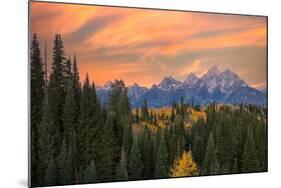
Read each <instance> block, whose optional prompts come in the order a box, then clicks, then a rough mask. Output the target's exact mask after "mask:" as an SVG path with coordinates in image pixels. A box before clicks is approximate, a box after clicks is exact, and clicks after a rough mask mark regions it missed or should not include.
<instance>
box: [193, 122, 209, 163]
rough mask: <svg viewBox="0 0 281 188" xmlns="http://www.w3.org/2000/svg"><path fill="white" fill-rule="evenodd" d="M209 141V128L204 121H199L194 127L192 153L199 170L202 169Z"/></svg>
mask: <svg viewBox="0 0 281 188" xmlns="http://www.w3.org/2000/svg"><path fill="white" fill-rule="evenodd" d="M207 139H208V131H207V127H206V125H205V123H204V120H203V119H199V120H198V121H197V122H196V123H194V124H193V126H192V146H191V151H192V154H193V157H194V159H195V161H196V162H197V164H198V166H199V169H201V167H202V164H203V160H204V157H205V150H206V144H207Z"/></svg>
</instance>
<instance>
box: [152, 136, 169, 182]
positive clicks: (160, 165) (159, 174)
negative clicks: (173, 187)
mask: <svg viewBox="0 0 281 188" xmlns="http://www.w3.org/2000/svg"><path fill="white" fill-rule="evenodd" d="M168 172H169V164H168V151H167V144H166V140H165V136H164V133H163V132H162V134H161V139H160V143H159V148H158V153H157V158H156V164H155V178H165V177H167V176H168Z"/></svg>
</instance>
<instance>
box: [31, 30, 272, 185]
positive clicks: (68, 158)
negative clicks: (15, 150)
mask: <svg viewBox="0 0 281 188" xmlns="http://www.w3.org/2000/svg"><path fill="white" fill-rule="evenodd" d="M38 41H39V40H38V38H37V35H36V34H34V35H33V38H32V42H31V51H30V52H31V54H30V64H31V70H30V71H31V76H30V79H31V107H30V110H31V175H32V177H31V178H32V186H46V185H64V184H79V183H93V182H107V181H123V180H138V179H154V178H167V177H180V176H198V175H213V174H229V173H240V172H261V171H267V109H266V108H265V107H261V106H254V105H251V104H247V105H246V104H240V105H227V104H221V103H220V104H217V103H214V102H213V103H210V104H207V105H201V106H200V105H194V104H192V103H190V104H189V103H186V102H184V101H185V100H184V98H183V97H182V100H181V102H174V103H173V105H172V106H170V107H161V108H149V107H148V105H147V104H148V101H147V99H144V100H143V102H142V106H141V107H140V108H132V107H131V103H130V100H129V98H128V89H127V87H126V85H125V83H124V82H123V81H122V80H115V81H114V82H113V83H112V84H111V92H110V94H109V98H108V102H107V103H106V104H102V103H101V101H100V99H99V97H98V96H97V93H96V87H95V83H94V80H93V81H91V80H90V79H89V77H88V76H86V79H85V80H80V78H79V70H78V67H79V66H78V65H79V55H78V56H77V57H78V58H76V56H73V58H66V52H65V49H64V45H63V41H62V38H61V36H60V35H55V39H54V46H53V55H52V58H53V59H52V67H51V71H50V73H49V75H48V77H47V79H46V77H45V72H44V67H43V62H42V56H41V53H40V44H39V42H38Z"/></svg>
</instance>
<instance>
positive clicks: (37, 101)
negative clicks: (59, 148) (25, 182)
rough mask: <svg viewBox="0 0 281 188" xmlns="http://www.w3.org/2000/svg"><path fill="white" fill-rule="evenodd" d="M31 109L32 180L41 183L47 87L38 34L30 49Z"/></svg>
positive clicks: (34, 37)
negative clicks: (41, 136) (40, 151)
mask: <svg viewBox="0 0 281 188" xmlns="http://www.w3.org/2000/svg"><path fill="white" fill-rule="evenodd" d="M30 84H31V90H30V92H31V93H30V95H31V96H30V103H31V106H30V110H31V112H30V113H31V161H32V163H31V180H32V183H34V184H35V185H37V184H39V183H40V179H38V177H40V175H39V173H40V172H39V169H38V166H39V159H38V156H39V155H38V149H39V148H38V147H39V146H38V143H39V137H38V134H39V133H38V131H39V130H38V129H39V125H40V122H41V120H42V113H43V112H42V109H43V98H44V89H45V80H44V71H43V66H42V62H41V54H40V48H39V42H38V40H37V35H36V34H34V35H33V39H32V42H31V49H30Z"/></svg>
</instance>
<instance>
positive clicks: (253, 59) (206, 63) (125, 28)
mask: <svg viewBox="0 0 281 188" xmlns="http://www.w3.org/2000/svg"><path fill="white" fill-rule="evenodd" d="M33 33H36V34H37V35H38V38H39V41H40V45H41V51H42V52H43V49H44V48H43V47H44V43H46V44H47V51H48V63H49V65H48V66H49V67H50V66H51V60H52V59H51V58H52V47H53V40H54V36H55V34H57V33H58V34H61V36H62V40H63V43H64V47H65V51H66V56H67V57H73V54H76V57H77V61H78V66H79V72H80V77H81V79H82V80H83V79H84V78H85V75H86V73H88V74H89V77H90V79H91V80H92V81H94V82H95V84H96V85H103V84H104V83H105V82H107V81H109V80H114V79H122V80H124V81H125V83H126V85H132V84H134V83H138V84H139V85H142V86H147V87H150V86H151V85H152V84H157V83H160V82H161V80H162V79H163V77H165V76H172V77H174V78H175V79H177V80H180V81H183V80H185V78H186V77H187V76H188V74H190V73H195V74H196V75H197V76H198V77H201V76H202V75H203V74H204V73H206V71H207V70H208V69H209V68H210V67H212V66H213V65H218V67H219V69H220V70H221V71H223V70H225V69H230V70H232V71H233V72H235V73H237V74H238V75H239V76H240V78H242V79H243V80H244V81H245V82H246V83H247V84H248V85H250V86H252V87H254V88H257V89H262V88H264V87H266V77H267V76H266V66H267V65H266V63H267V54H266V53H267V52H266V49H267V47H266V45H267V42H266V35H267V34H266V18H265V17H261V16H241V15H228V14H211V13H199V12H183V11H164V10H151V9H135V8H120V7H119V8H117V7H105V6H86V5H77V4H59V3H46V2H31V3H30V34H33ZM42 54H43V53H42Z"/></svg>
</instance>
